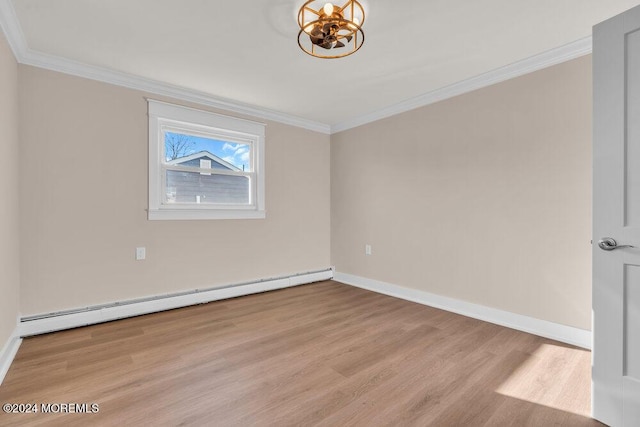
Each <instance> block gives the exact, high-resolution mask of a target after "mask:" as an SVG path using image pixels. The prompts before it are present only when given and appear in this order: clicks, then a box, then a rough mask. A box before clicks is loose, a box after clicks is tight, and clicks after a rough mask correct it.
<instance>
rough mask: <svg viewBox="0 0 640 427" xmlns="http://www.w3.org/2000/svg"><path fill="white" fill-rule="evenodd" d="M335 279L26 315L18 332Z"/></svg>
mask: <svg viewBox="0 0 640 427" xmlns="http://www.w3.org/2000/svg"><path fill="white" fill-rule="evenodd" d="M331 278H333V270H332V269H330V268H327V269H325V270H319V271H311V272H307V273H300V274H294V275H291V276H283V277H276V278H270V279H262V280H259V281H254V282H245V283H235V284H230V285H226V286H220V287H212V288H206V289H194V290H190V291H186V292H179V293H172V294H165V295H157V296H151V297H147V298H139V299H132V300H127V301H120V302H113V303H109V304H101V305H94V306H90V307H84V308H78V309H72V310H65V311H57V312H52V313H46V314H38V315H34V316H25V317H22V318H21V319H20V324H19V326H18V332H19V335H20V336H21V337H27V336H32V335H39V334H44V333H48V332H55V331H60V330H63V329H71V328H77V327H80V326H87V325H92V324H96V323H102V322H109V321H112V320H117V319H124V318H127V317H134V316H140V315H143V314H149V313H155V312H159V311H165V310H172V309H175V308H181V307H188V306H190V305H196V304H205V303H208V302H212V301H218V300H222V299H227V298H235V297H239V296H243V295H251V294H255V293H260V292H266V291H271V290H276V289H282V288H289V287H293V286H298V285H304V284H309V283H314V282H320V281H323V280H329V279H331Z"/></svg>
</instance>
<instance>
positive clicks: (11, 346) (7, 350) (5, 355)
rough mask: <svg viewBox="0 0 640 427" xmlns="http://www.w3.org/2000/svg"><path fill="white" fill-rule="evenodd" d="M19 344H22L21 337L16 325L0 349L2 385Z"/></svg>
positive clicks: (0, 382) (0, 381) (0, 380)
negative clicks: (0, 349)
mask: <svg viewBox="0 0 640 427" xmlns="http://www.w3.org/2000/svg"><path fill="white" fill-rule="evenodd" d="M20 344H22V338H20V335H19V334H18V327H16V329H15V330H14V332H13V334H12V335H11V336H10V337H9V340H8V341H7V342H6V343H5V345H4V347H3V348H2V351H0V385H2V382H3V381H4V377H5V376H6V375H7V372H9V368H10V367H11V364H12V363H13V359H14V358H15V357H16V354H17V353H18V349H19V348H20Z"/></svg>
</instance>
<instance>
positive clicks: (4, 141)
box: [0, 31, 20, 351]
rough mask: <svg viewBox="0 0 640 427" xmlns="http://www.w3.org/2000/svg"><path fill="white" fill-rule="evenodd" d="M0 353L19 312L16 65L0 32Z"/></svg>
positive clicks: (14, 325) (12, 329)
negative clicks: (0, 198)
mask: <svg viewBox="0 0 640 427" xmlns="http://www.w3.org/2000/svg"><path fill="white" fill-rule="evenodd" d="M0 152H1V153H2V154H1V155H0V194H1V195H2V201H1V202H0V351H1V350H2V348H3V347H4V345H5V344H6V343H7V341H8V339H9V337H10V336H11V334H12V333H13V331H14V330H15V328H16V320H17V318H18V308H19V300H18V298H19V295H20V291H19V286H20V283H19V282H20V268H19V258H18V256H19V247H20V245H19V236H18V223H19V220H18V218H19V217H18V65H17V63H16V60H15V59H14V57H13V53H11V49H10V48H9V45H8V44H7V42H6V39H5V38H4V35H3V34H2V31H0Z"/></svg>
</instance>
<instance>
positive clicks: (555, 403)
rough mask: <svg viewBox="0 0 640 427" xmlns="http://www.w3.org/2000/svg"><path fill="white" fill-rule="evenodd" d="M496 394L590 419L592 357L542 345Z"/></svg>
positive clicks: (577, 350) (575, 351)
mask: <svg viewBox="0 0 640 427" xmlns="http://www.w3.org/2000/svg"><path fill="white" fill-rule="evenodd" d="M569 380H571V381H572V383H573V384H574V386H573V387H571V388H569V387H568V386H567V384H569V383H570V382H569ZM576 383H577V384H579V386H578V387H576V386H575V384H576ZM495 391H496V392H497V393H499V394H502V395H504V396H509V397H513V398H516V399H520V400H524V401H527V402H531V403H535V404H538V405H544V406H547V407H550V408H554V409H558V410H562V411H566V412H571V413H574V414H578V415H583V416H587V417H588V416H589V415H590V413H591V408H590V402H591V398H590V395H591V353H590V352H589V351H587V350H583V349H579V348H569V347H566V346H562V345H552V344H542V345H541V346H540V347H538V349H536V351H534V352H533V353H532V354H531V355H530V356H529V357H528V358H527V360H526V361H525V362H523V363H522V364H521V365H520V366H519V367H518V368H517V369H515V370H514V371H513V373H512V374H511V375H510V376H509V378H508V379H507V380H505V381H504V382H503V383H502V384H500V386H498V387H497V388H496V390H495Z"/></svg>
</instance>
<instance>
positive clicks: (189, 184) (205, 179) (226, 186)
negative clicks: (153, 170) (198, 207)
mask: <svg viewBox="0 0 640 427" xmlns="http://www.w3.org/2000/svg"><path fill="white" fill-rule="evenodd" d="M212 164H213V162H212ZM198 166H199V163H198ZM167 189H172V190H174V191H175V202H176V203H196V202H197V196H200V203H234V204H249V202H250V195H249V179H248V178H247V177H244V176H233V175H216V174H212V175H201V174H200V173H198V172H181V171H167Z"/></svg>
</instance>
